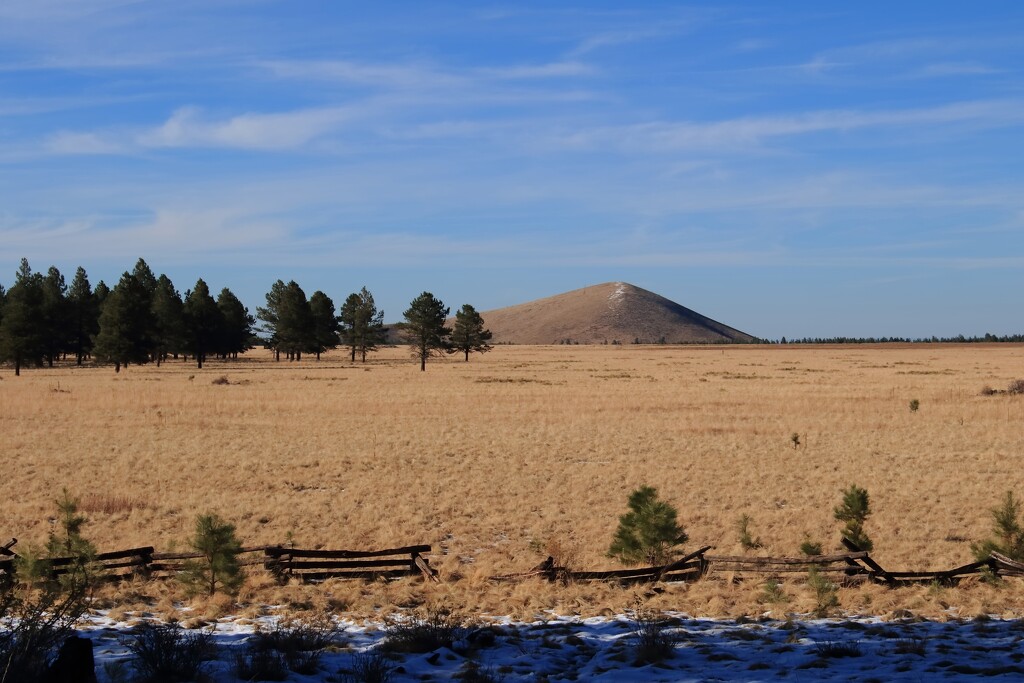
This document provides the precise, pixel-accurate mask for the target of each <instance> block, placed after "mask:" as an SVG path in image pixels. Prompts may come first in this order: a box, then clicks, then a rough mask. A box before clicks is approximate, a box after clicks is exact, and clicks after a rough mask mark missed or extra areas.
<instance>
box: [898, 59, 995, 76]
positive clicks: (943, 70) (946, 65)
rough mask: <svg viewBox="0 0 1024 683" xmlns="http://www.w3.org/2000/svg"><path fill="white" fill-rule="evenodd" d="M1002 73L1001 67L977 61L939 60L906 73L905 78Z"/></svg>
mask: <svg viewBox="0 0 1024 683" xmlns="http://www.w3.org/2000/svg"><path fill="white" fill-rule="evenodd" d="M996 73H1003V70H1002V69H996V68H994V67H991V66H988V65H985V64H981V63H979V62H939V63H935V64H926V65H925V66H923V67H921V68H920V69H915V70H912V71H910V72H909V73H908V74H907V78H945V77H948V76H985V75H988V74H996Z"/></svg>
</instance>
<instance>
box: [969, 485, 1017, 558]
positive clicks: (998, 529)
mask: <svg viewBox="0 0 1024 683" xmlns="http://www.w3.org/2000/svg"><path fill="white" fill-rule="evenodd" d="M991 513H992V533H993V535H994V536H995V538H990V539H987V540H985V541H982V542H981V543H973V544H971V550H972V551H973V552H974V555H975V556H976V557H977V558H978V560H979V561H984V560H987V559H988V558H989V557H990V556H991V555H992V553H993V552H997V553H1001V554H1003V555H1006V556H1007V557H1009V558H1010V559H1011V560H1016V561H1018V562H1021V561H1024V526H1022V525H1021V522H1020V519H1021V509H1020V502H1019V501H1018V500H1017V499H1016V498H1015V497H1014V495H1013V491H1007V492H1006V495H1005V496H1004V497H1003V502H1002V504H1001V505H1000V506H999V507H997V508H993V509H992V510H991Z"/></svg>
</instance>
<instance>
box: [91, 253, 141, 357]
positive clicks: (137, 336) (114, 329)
mask: <svg viewBox="0 0 1024 683" xmlns="http://www.w3.org/2000/svg"><path fill="white" fill-rule="evenodd" d="M96 289H97V291H99V285H97V287H96ZM152 329H153V314H152V312H151V310H150V306H149V297H148V295H147V293H146V290H145V289H143V287H142V285H141V284H139V281H138V280H137V279H135V276H134V275H132V274H131V273H128V272H126V273H124V274H123V275H122V276H121V280H120V281H119V282H118V283H117V286H115V287H114V288H113V289H112V290H110V294H108V295H107V296H106V298H105V299H104V302H103V310H102V311H101V312H100V331H99V334H97V335H96V340H95V344H94V345H93V353H94V354H95V356H96V358H97V359H98V360H99V361H101V362H105V363H113V364H114V371H115V372H121V366H122V365H125V366H127V365H128V364H129V363H139V364H144V363H147V362H148V361H149V354H150V349H152V348H153V341H152V339H151V338H150V336H149V335H150V333H151V330H152Z"/></svg>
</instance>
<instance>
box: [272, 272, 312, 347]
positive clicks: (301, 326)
mask: <svg viewBox="0 0 1024 683" xmlns="http://www.w3.org/2000/svg"><path fill="white" fill-rule="evenodd" d="M277 339H278V345H279V348H280V349H281V350H282V351H284V352H285V353H286V354H287V355H288V359H289V360H295V361H299V360H302V354H303V352H305V351H312V350H314V340H313V313H312V311H310V309H309V301H308V300H307V299H306V293H305V292H303V291H302V287H300V286H299V284H298V283H297V282H295V281H294V280H291V281H289V282H288V284H287V285H285V286H284V289H283V290H282V292H281V300H280V303H279V306H278V324H277Z"/></svg>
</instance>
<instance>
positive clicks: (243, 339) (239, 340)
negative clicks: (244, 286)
mask: <svg viewBox="0 0 1024 683" xmlns="http://www.w3.org/2000/svg"><path fill="white" fill-rule="evenodd" d="M217 308H219V309H220V314H221V322H222V327H221V331H220V337H219V339H218V348H217V352H218V353H220V355H221V357H222V358H228V357H231V358H238V354H240V353H244V352H245V351H248V350H249V349H251V348H252V341H251V340H252V327H253V325H255V324H256V320H255V319H254V318H253V317H252V316H251V315H249V309H248V308H246V307H245V306H244V305H242V302H241V301H239V299H238V297H237V296H235V295H234V294H233V293H232V292H231V290H230V289H228V288H227V287H225V288H224V289H222V290H220V294H218V295H217Z"/></svg>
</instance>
